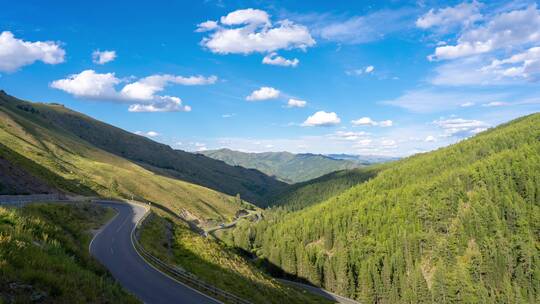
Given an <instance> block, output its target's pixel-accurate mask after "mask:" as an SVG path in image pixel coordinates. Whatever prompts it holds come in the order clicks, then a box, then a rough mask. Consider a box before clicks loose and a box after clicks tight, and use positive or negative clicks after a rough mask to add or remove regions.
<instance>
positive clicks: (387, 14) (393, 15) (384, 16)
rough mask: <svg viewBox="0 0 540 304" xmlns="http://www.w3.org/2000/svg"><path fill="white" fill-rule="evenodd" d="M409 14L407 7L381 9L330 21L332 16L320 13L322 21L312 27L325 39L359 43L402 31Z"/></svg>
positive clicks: (410, 14) (406, 23)
mask: <svg viewBox="0 0 540 304" xmlns="http://www.w3.org/2000/svg"><path fill="white" fill-rule="evenodd" d="M411 16H412V11H411V10H408V9H400V10H381V11H377V12H374V13H371V14H368V15H364V16H354V17H351V18H349V19H346V20H331V21H330V22H328V21H327V20H328V19H332V16H328V15H321V16H319V17H320V19H321V20H322V21H319V24H315V25H314V26H313V27H314V28H315V30H314V32H315V33H316V34H317V35H318V36H320V37H321V38H323V39H325V40H329V41H335V42H340V43H346V44H359V43H367V42H371V41H376V40H380V39H383V38H384V37H385V36H386V35H388V34H391V33H395V32H398V31H403V30H404V29H406V28H407V27H408V26H409V23H410V20H409V18H410V17H411ZM333 19H336V18H333ZM337 19H339V18H337Z"/></svg>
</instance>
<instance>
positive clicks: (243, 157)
mask: <svg viewBox="0 0 540 304" xmlns="http://www.w3.org/2000/svg"><path fill="white" fill-rule="evenodd" d="M200 153H201V154H204V155H206V156H208V157H212V158H215V159H219V160H222V161H224V162H226V163H227V164H229V165H235V166H242V167H246V168H253V169H257V170H260V171H262V172H264V173H266V174H268V175H271V176H275V177H277V178H278V179H280V180H282V181H285V182H288V183H298V182H303V181H307V180H310V179H313V178H317V177H319V176H321V175H324V174H327V173H330V172H333V171H338V170H343V169H352V168H356V167H359V166H361V165H360V164H358V163H356V162H352V161H347V160H336V159H332V158H329V157H326V156H323V155H316V154H292V153H289V152H265V153H245V152H239V151H233V150H229V149H219V150H212V151H204V152H200Z"/></svg>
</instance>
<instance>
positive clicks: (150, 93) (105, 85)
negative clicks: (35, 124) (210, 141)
mask: <svg viewBox="0 0 540 304" xmlns="http://www.w3.org/2000/svg"><path fill="white" fill-rule="evenodd" d="M216 80H217V77H215V76H210V77H203V76H190V77H183V76H174V75H152V76H148V77H144V78H141V79H139V80H137V81H134V82H131V83H128V84H126V85H124V87H123V88H122V89H121V90H120V91H118V90H117V89H116V86H117V85H119V84H120V83H122V82H124V81H123V80H121V79H118V78H117V77H116V76H115V74H114V73H105V74H99V73H96V72H95V71H94V70H86V71H82V72H81V73H79V74H73V75H70V76H68V77H67V78H65V79H59V80H55V81H53V82H52V83H51V85H50V86H51V87H52V88H55V89H59V90H62V91H65V92H67V93H70V94H72V95H74V96H75V97H79V98H86V99H94V100H108V101H120V102H129V103H132V104H131V106H130V107H129V111H130V112H179V111H183V112H189V111H191V107H189V106H184V105H182V100H181V99H180V98H178V97H174V96H167V95H165V96H161V95H156V93H158V92H161V91H163V90H164V89H165V86H167V85H168V84H169V83H174V84H181V85H203V84H213V83H215V82H216Z"/></svg>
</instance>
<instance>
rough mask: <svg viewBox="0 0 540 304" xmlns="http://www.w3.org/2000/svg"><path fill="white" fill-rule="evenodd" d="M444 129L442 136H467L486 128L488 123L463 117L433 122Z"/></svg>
mask: <svg viewBox="0 0 540 304" xmlns="http://www.w3.org/2000/svg"><path fill="white" fill-rule="evenodd" d="M433 124H435V125H436V126H438V127H439V128H441V129H443V130H444V136H456V137H468V136H471V135H474V134H476V133H479V132H481V131H484V130H486V128H487V127H488V124H487V123H485V122H483V121H480V120H469V119H463V118H450V119H440V120H436V121H434V122H433Z"/></svg>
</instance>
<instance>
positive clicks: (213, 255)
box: [141, 213, 331, 304]
mask: <svg viewBox="0 0 540 304" xmlns="http://www.w3.org/2000/svg"><path fill="white" fill-rule="evenodd" d="M143 227H144V229H143V230H142V234H141V244H142V245H143V246H144V247H145V248H146V249H147V250H148V251H149V252H152V254H153V255H154V256H158V257H160V259H161V260H164V261H168V262H169V263H170V264H172V265H178V266H180V267H182V268H183V269H185V270H188V271H189V272H191V273H193V274H195V275H196V276H197V277H198V278H201V279H203V280H204V281H205V282H208V283H210V284H212V285H213V286H216V287H218V288H220V289H223V290H227V291H228V292H231V293H233V294H235V295H237V296H239V297H241V298H243V299H246V300H248V301H250V302H251V303H276V304H281V303H291V304H293V303H298V304H301V303H302V304H303V303H331V301H328V300H325V299H323V298H321V297H319V296H315V295H312V294H311V293H307V292H305V291H303V290H300V289H297V288H293V287H290V286H288V285H286V284H283V283H281V282H279V281H277V280H275V279H273V278H272V277H270V276H269V275H268V274H266V273H264V272H261V271H260V270H259V269H258V268H257V267H256V266H255V265H254V264H252V263H250V261H248V260H247V259H245V258H243V257H242V256H241V255H238V254H237V253H236V252H235V251H234V250H231V249H230V248H225V247H223V246H222V245H221V244H220V243H218V242H215V241H213V240H212V239H211V238H202V237H200V236H199V235H198V234H196V233H194V232H192V231H190V230H189V229H188V228H187V225H186V224H185V223H183V222H180V221H177V220H174V219H171V218H170V217H167V216H161V215H159V214H158V213H154V214H152V215H151V216H150V217H149V218H148V219H147V220H146V221H145V223H144V225H143Z"/></svg>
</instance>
